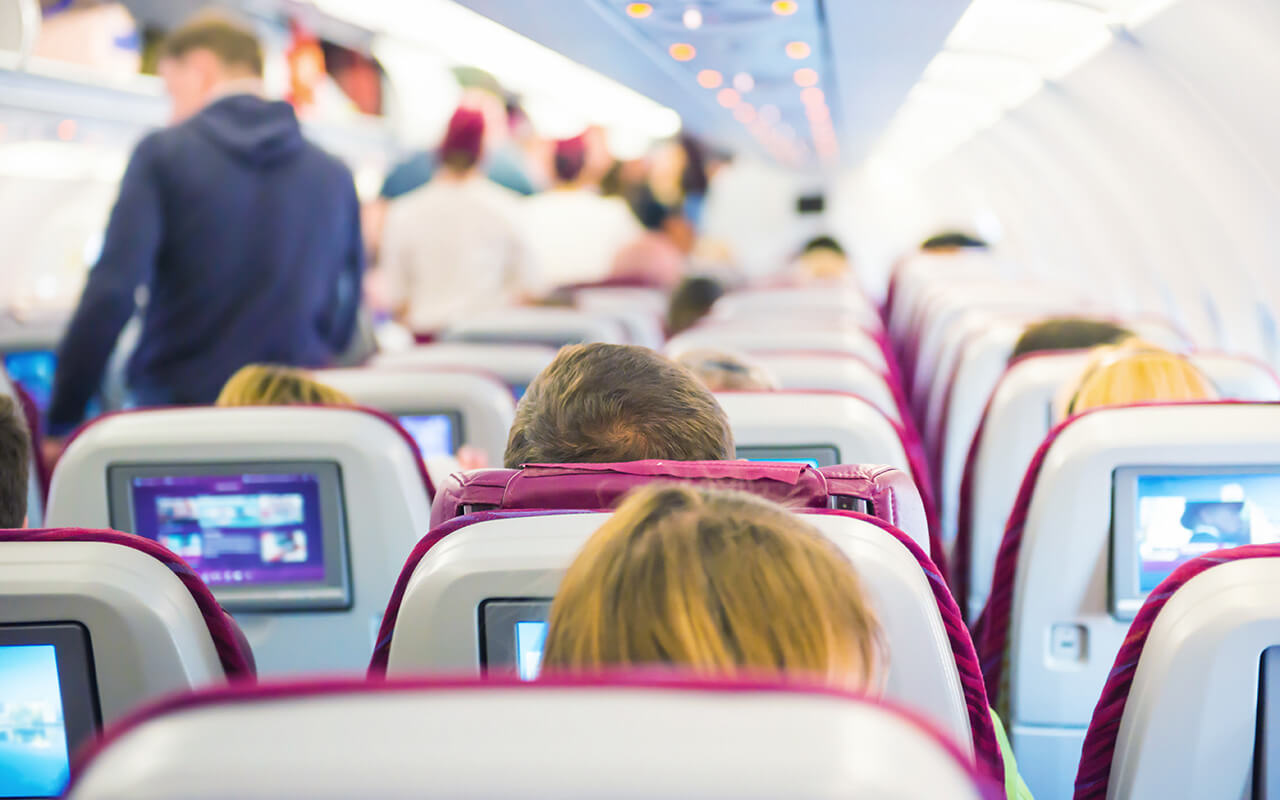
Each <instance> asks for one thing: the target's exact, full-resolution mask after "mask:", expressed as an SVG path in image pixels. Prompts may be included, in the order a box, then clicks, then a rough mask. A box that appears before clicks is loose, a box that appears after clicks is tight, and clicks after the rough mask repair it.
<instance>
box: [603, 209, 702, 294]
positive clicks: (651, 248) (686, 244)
mask: <svg viewBox="0 0 1280 800" xmlns="http://www.w3.org/2000/svg"><path fill="white" fill-rule="evenodd" d="M643 194H644V197H642V198H641V199H640V200H639V201H638V202H637V205H638V214H639V217H640V222H641V224H642V225H644V227H645V232H644V233H643V234H642V235H641V236H640V238H638V239H635V240H634V241H632V242H631V243H630V244H628V245H626V246H625V247H623V248H622V249H621V250H620V251H618V255H617V257H616V258H614V260H613V268H612V269H611V270H610V272H609V279H610V280H623V281H634V282H636V283H641V284H644V285H646V286H656V287H660V288H662V289H667V290H670V289H673V288H674V287H675V286H676V284H678V283H680V279H681V278H682V277H683V276H684V271H685V262H686V259H687V258H688V256H689V253H690V252H692V251H693V246H694V242H695V239H696V236H695V234H694V231H693V226H692V225H690V224H689V220H687V219H685V218H684V217H683V216H681V215H680V214H679V213H678V212H675V211H672V210H671V209H670V208H668V207H667V206H664V205H663V204H662V203H661V202H659V201H658V199H657V198H655V197H654V196H653V193H652V192H650V191H648V190H647V189H646V190H645V192H644V193H643Z"/></svg>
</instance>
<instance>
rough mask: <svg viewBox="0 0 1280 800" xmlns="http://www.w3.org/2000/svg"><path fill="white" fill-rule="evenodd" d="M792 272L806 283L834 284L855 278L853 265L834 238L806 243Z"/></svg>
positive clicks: (812, 240) (821, 238)
mask: <svg viewBox="0 0 1280 800" xmlns="http://www.w3.org/2000/svg"><path fill="white" fill-rule="evenodd" d="M792 272H793V274H794V275H795V278H796V279H797V280H799V281H801V282H804V283H834V282H837V281H844V280H849V279H851V278H852V277H853V263H852V262H851V261H850V260H849V256H848V254H847V253H845V251H844V248H843V247H841V246H840V243H839V242H837V241H836V240H835V239H834V238H832V237H830V236H818V237H816V238H813V239H810V240H809V241H808V242H806V243H805V245H804V248H803V249H802V250H801V251H800V255H799V256H797V257H796V261H795V264H794V266H793V268H792Z"/></svg>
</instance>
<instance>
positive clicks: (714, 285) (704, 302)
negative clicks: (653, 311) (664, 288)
mask: <svg viewBox="0 0 1280 800" xmlns="http://www.w3.org/2000/svg"><path fill="white" fill-rule="evenodd" d="M724 293H725V287H724V284H723V283H721V282H720V281H718V280H716V279H715V278H709V277H706V276H702V275H698V276H693V277H689V278H685V279H684V280H682V281H681V282H680V284H679V285H678V286H676V288H675V290H674V291H672V292H671V301H670V303H669V304H668V306H667V333H668V334H669V335H671V336H675V335H676V334H677V333H681V332H683V331H686V330H688V329H689V328H692V327H693V326H694V325H696V324H697V323H698V321H699V320H701V319H702V318H703V317H705V316H706V315H707V314H709V313H711V307H712V306H713V305H715V303H716V301H717V300H719V299H720V298H721V297H724Z"/></svg>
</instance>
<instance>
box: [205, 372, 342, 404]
mask: <svg viewBox="0 0 1280 800" xmlns="http://www.w3.org/2000/svg"><path fill="white" fill-rule="evenodd" d="M216 405H219V406H353V405H355V401H354V400H352V399H351V398H350V397H348V396H347V395H346V394H344V393H343V392H340V391H338V390H337V389H335V388H333V387H332V386H328V385H326V384H323V383H321V382H319V381H317V380H315V379H314V378H312V377H311V376H310V375H308V374H307V373H306V372H303V371H302V370H300V369H294V368H292V367H281V366H276V365H272V364H250V365H249V366H247V367H242V368H241V369H240V370H239V371H238V372H236V374H234V375H232V376H231V379H230V380H228V381H227V382H226V385H224V386H223V387H222V392H221V393H219V395H218V400H217V403H216Z"/></svg>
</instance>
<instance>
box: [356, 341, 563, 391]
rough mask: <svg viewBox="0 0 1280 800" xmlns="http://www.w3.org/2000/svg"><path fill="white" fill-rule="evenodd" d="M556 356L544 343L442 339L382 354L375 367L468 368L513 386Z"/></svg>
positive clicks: (525, 382) (531, 376) (528, 379)
mask: <svg viewBox="0 0 1280 800" xmlns="http://www.w3.org/2000/svg"><path fill="white" fill-rule="evenodd" d="M555 357H556V349H555V348H554V347H548V346H545V345H537V344H479V343H473V342H440V343H438V344H428V345H422V346H421V347H414V348H412V349H410V350H401V351H399V352H388V353H379V354H378V355H376V356H374V359H373V366H375V367H392V368H402V367H465V368H468V369H476V370H480V371H481V372H489V373H492V374H494V375H497V376H498V377H499V378H501V379H502V380H504V381H506V382H507V383H509V384H512V385H516V386H527V385H528V384H529V383H530V382H532V381H533V379H534V378H535V377H537V375H538V373H539V372H542V370H543V369H545V368H546V366H547V365H548V364H550V363H551V360H552V359H553V358H555Z"/></svg>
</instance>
